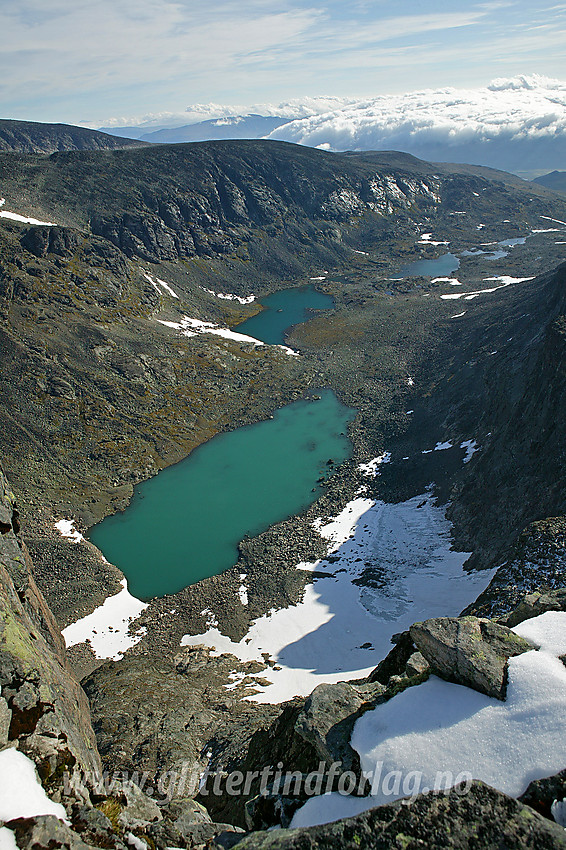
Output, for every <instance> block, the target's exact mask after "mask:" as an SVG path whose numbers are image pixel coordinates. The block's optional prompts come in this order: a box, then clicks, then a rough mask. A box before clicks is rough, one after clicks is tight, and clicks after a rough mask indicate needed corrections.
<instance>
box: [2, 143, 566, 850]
mask: <svg viewBox="0 0 566 850" xmlns="http://www.w3.org/2000/svg"><path fill="white" fill-rule="evenodd" d="M0 195H1V197H2V198H4V199H5V203H4V205H3V206H2V210H4V211H7V212H10V213H12V214H13V216H12V217H9V216H4V217H2V218H1V219H0V249H1V250H0V312H1V324H0V345H1V350H2V359H3V360H2V362H3V369H2V374H1V376H0V397H1V399H2V405H1V411H0V422H1V427H2V435H3V436H2V441H3V442H2V466H3V468H4V471H5V473H6V476H7V478H8V480H9V481H10V484H11V487H12V488H13V491H14V494H15V500H16V501H17V506H18V507H17V510H18V511H19V515H20V516H21V518H22V519H21V524H22V529H23V534H24V536H25V540H26V542H27V547H28V549H29V553H30V556H31V559H32V561H33V565H34V566H33V581H34V583H35V582H37V586H38V588H39V590H40V591H41V593H42V594H43V596H44V597H45V599H46V601H47V604H48V605H49V607H50V609H51V610H52V611H53V614H54V615H55V618H56V621H57V626H58V627H59V628H60V629H61V630H62V631H63V636H64V638H65V639H66V642H67V647H68V653H67V655H68V658H69V661H70V664H71V665H72V667H73V670H74V673H75V675H76V676H77V677H78V678H80V679H81V680H82V684H83V686H84V689H85V691H86V693H87V695H88V698H89V701H90V710H91V712H92V720H93V726H94V730H95V732H96V736H97V746H98V749H99V751H100V754H101V756H102V759H103V763H104V766H105V767H106V768H107V769H109V770H127V771H134V770H139V769H142V768H143V769H144V770H148V771H149V772H150V773H151V774H152V775H156V776H157V775H159V774H160V773H163V772H164V771H168V770H173V769H175V770H180V769H181V766H182V765H183V764H185V763H186V764H190V765H191V769H192V770H194V771H196V772H197V773H198V772H199V771H201V772H202V771H206V770H211V771H217V770H219V769H227V770H233V769H235V768H237V769H240V768H241V769H244V767H246V768H248V767H249V768H250V769H251V768H254V769H255V767H256V766H258V765H259V764H266V763H268V762H269V763H271V762H277V759H278V758H279V757H280V756H281V759H282V761H283V762H284V763H285V767H286V768H287V767H288V768H289V769H298V770H300V771H302V772H306V768H307V767H308V768H309V769H314V768H313V765H314V759H315V755H316V754H318V753H319V750H318V749H317V747H318V748H320V747H322V746H323V745H322V744H320V742H319V739H318V738H317V737H316V736H317V735H319V732H318V731H316V732H308V733H307V732H305V735H306V738H305V739H304V740H308V741H309V743H308V746H303V744H301V743H297V740H296V737H297V736H298V737H299V738H300V734H299V732H298V731H297V730H298V729H302V730H304V729H306V728H307V727H308V728H309V729H310V728H311V727H309V726H308V723H310V722H311V721H310V720H309V721H308V723H307V721H305V720H297V717H298V716H299V715H300V713H301V712H305V711H307V708H305V705H307V704H308V705H310V703H309V700H311V697H310V696H309V695H310V694H311V692H312V691H313V689H315V688H317V689H320V688H322V689H325V688H328V689H332V688H337V689H339V691H340V694H342V695H344V694H347V697H346V696H341V697H339V698H338V697H337V698H336V699H337V700H338V702H340V700H341V699H343V700H344V701H343V704H342V705H343V706H346V708H347V711H346V715H347V722H346V721H345V720H344V717H343V716H342V715H341V714H340V711H341V710H342V709H337V708H336V706H335V705H334V703H332V705H334V708H333V709H329V708H328V706H327V705H326V703H324V708H323V709H321V712H322V714H321V716H322V715H324V716H326V715H325V714H324V713H325V712H329V713H330V714H332V712H333V711H335V712H338V714H337V715H336V717H334V715H332V717H333V719H332V718H331V721H330V725H331V726H332V728H334V723H336V725H337V726H340V724H341V723H342V721H344V723H345V726H344V729H345V730H346V731H345V732H344V733H343V734H344V735H346V737H345V739H344V741H345V742H344V741H342V739H341V738H340V740H339V742H338V744H336V746H337V747H338V749H340V747H342V749H341V750H340V755H341V757H342V756H344V753H347V759H350V760H352V759H353V761H351V765H353V769H354V770H359V762H358V761H356V757H354V756H353V755H352V750H351V748H349V743H348V741H349V735H350V732H351V730H352V724H353V722H354V720H353V719H352V718H353V717H354V716H356V717H357V714H356V712H358V711H365V710H366V709H367V708H368V706H369V705H370V704H371V706H372V707H375V704H376V700H378V702H379V699H381V698H382V697H383V699H384V700H385V699H388V698H389V697H390V696H393V695H394V694H395V693H397V691H396V690H395V689H396V687H397V685H398V684H399V683H398V682H397V681H396V677H401V678H402V677H403V676H405V679H407V677H408V678H409V680H410V684H419V683H421V682H422V679H421V678H419V677H420V676H423V675H425V677H426V676H428V675H429V674H428V672H426V671H427V670H429V667H428V666H427V667H422V668H420V667H419V668H418V669H417V667H414V668H413V667H411V666H410V665H409V668H410V672H409V673H406V672H404V671H405V665H406V664H408V663H409V657H411V656H412V653H413V652H415V647H414V646H413V644H411V652H410V653H409V654H408V655H407V657H405V655H404V654H403V653H404V652H405V649H403V646H404V644H403V640H402V635H407V634H408V633H409V632H408V630H409V629H410V627H411V626H412V624H413V623H414V622H415V621H416V620H428V619H429V618H453V619H456V618H458V615H459V614H460V612H461V611H462V609H466V610H467V611H468V613H470V614H472V615H473V614H476V615H480V616H484V617H485V616H487V617H500V618H503V617H505V616H508V615H509V614H510V613H511V612H512V611H513V610H514V609H515V608H516V607H517V606H518V605H519V603H520V602H521V599H522V598H523V597H524V596H525V594H528V593H533V592H537V593H541V594H552V593H555V592H557V591H558V590H559V589H560V588H561V587H564V585H565V584H566V567H565V566H564V558H563V529H562V517H563V515H564V514H565V513H566V486H565V483H564V480H563V477H562V476H561V475H560V473H559V470H560V469H561V466H562V464H563V461H564V428H563V422H564V421H565V418H564V398H566V396H565V395H564V392H563V389H564V387H563V384H564V380H565V377H566V372H565V371H564V364H565V363H566V360H565V359H564V354H565V353H566V348H565V347H564V340H565V335H564V314H565V312H566V304H565V302H564V291H565V290H564V283H565V282H566V264H565V262H564V259H565V250H564V248H565V245H566V224H565V221H566V201H565V200H564V199H563V198H561V197H560V196H559V195H556V194H554V193H553V192H551V191H550V190H548V189H546V188H544V187H540V186H537V185H536V184H533V183H527V182H525V181H522V180H519V179H518V178H515V177H512V176H511V175H507V174H505V173H503V172H498V171H491V170H490V169H487V168H482V167H474V166H457V165H455V166H450V165H445V164H442V165H440V164H429V163H425V162H421V161H419V160H416V159H415V158H413V157H411V156H408V155H404V154H396V153H368V154H345V155H340V154H330V153H327V152H325V151H315V150H310V149H304V148H298V147H295V146H293V145H290V144H286V143H277V142H264V141H258V142H248V141H233V142H214V143H202V144H192V145H177V146H173V145H160V146H159V148H155V149H154V148H148V147H141V148H136V149H127V150H118V151H71V152H62V153H55V154H53V155H49V156H47V155H42V154H37V155H33V154H24V153H1V154H0ZM30 218H33V219H34V220H35V221H36V222H38V223H37V224H34V223H31V222H29V221H27V220H26V219H30ZM42 222H44V223H42ZM263 304H265V305H266V306H267V307H269V308H270V309H268V310H265V311H263V312H262V311H261V305H263ZM291 308H292V309H293V310H295V309H296V310H297V312H293V313H292V314H289V313H288V312H287V311H288V310H289V309H291ZM305 309H306V312H304V310H305ZM280 311H282V312H280ZM290 316H291V317H290ZM191 470H193V471H192V472H191ZM557 470H558V472H557ZM191 476H192V477H191ZM187 488H189V489H188V490H187ZM543 526H544V527H543ZM220 527H221V532H222V534H220ZM10 529H12V525H10ZM181 529H182V531H183V534H184V535H186V536H184V537H182V536H178V531H179V530H181ZM9 533H10V534H12V531H10V532H9ZM14 534H19V526H18V530H17V531H14ZM102 553H103V554H104V556H105V557H104V556H103V554H102ZM543 561H544V562H545V563H546V571H545V568H544V565H543ZM14 569H15V567H14ZM20 578H21V577H20ZM125 579H127V582H126V581H125ZM21 581H22V584H21V587H24V586H25V585H26V581H27V579H25V580H24V579H21ZM23 593H24V592H23V591H22V594H23ZM24 595H25V594H24ZM552 598H553V599H554V597H552ZM14 604H15V603H14ZM553 604H554V603H553ZM556 604H558V603H556ZM560 604H562V603H560ZM394 636H396V637H395V640H398V641H400V643H396V644H395V645H394V647H393V650H392V651H393V653H394V658H393V660H390V661H389V662H388V664H389V665H390V669H389V668H387V669H388V670H389V672H388V673H387V675H385V673H384V672H383V669H384V668H382V672H381V673H380V676H381V678H376V677H375V676H377V674H375V671H376V670H378V669H379V667H380V662H382V660H383V659H384V658H385V657H386V656H387V657H388V658H389V656H388V653H389V651H390V650H391V647H392V643H391V641H392V638H393V637H394ZM400 636H401V637H400ZM409 643H410V641H409ZM419 663H420V662H419ZM436 663H437V659H436V658H433V659H432V660H431V659H428V657H427V661H426V664H427V665H431V669H433V670H436V667H435V666H434V665H435V664H436ZM415 664H416V662H415ZM409 668H407V669H409ZM374 674H375V676H374ZM411 677H416V679H414V680H413V678H411ZM348 680H349V681H350V684H346V682H347V681H348ZM390 680H391V681H390ZM394 680H395V681H394ZM402 687H405V685H404V684H403V685H402ZM387 688H389V689H390V691H388V690H387ZM324 693H326V691H325V692H324ZM333 693H337V691H332V690H329V691H328V694H329V696H328V699H329V700H330V702H332V700H333V699H334V697H333V696H330V695H331V694H333ZM384 694H385V696H383V695H384ZM361 706H365V708H363V709H362V708H360V707H361ZM308 710H309V711H310V709H308ZM317 717H318V715H317ZM319 719H320V718H319ZM319 719H318V720H317V721H316V722H317V723H318V722H319ZM313 722H314V721H313ZM320 722H322V721H320ZM325 722H326V721H325ZM348 723H350V725H349V726H348ZM301 724H302V725H301ZM315 725H316V724H315ZM340 728H342V727H340ZM317 729H318V727H317ZM301 734H302V732H301ZM341 734H342V733H341ZM309 736H310V737H309ZM301 740H303V739H301ZM313 742H315V743H313ZM327 745H328V747H329V748H330V750H331V749H332V746H334V744H332V746H331V744H330V743H328V742H327V743H326V744H324V747H326V746H327ZM283 747H286V749H285V752H283V749H282V748H283ZM278 748H279V749H278ZM330 750H329V751H328V752H330ZM325 752H326V750H325ZM336 752H337V750H336V751H334V750H332V754H333V755H332V758H333V759H334V758H335V756H336ZM326 757H327V756H326V755H325V758H326ZM344 757H345V756H344ZM266 759H267V760H268V761H266ZM347 759H346V761H347ZM262 760H263V761H262ZM328 760H330V755H328ZM311 762H312V764H311ZM344 764H346V762H344ZM536 778H540V777H536ZM252 791H253V789H252ZM193 796H194V794H193ZM252 797H253V793H252V792H250V794H249V795H247V797H246V799H239V798H238V799H236V800H231V799H229V798H228V797H227V796H226V795H224V796H222V795H221V796H220V797H219V798H218V799H213V800H208V801H205V802H206V804H207V806H208V809H209V812H210V814H211V816H212V817H213V818H214V819H215V820H216V821H217V822H218V823H224V820H223V818H224V819H225V820H226V822H227V823H229V824H235V825H238V826H244V825H245V824H246V823H247V824H248V826H249V823H251V822H253V824H254V825H253V829H260V828H263V825H264V824H263V822H262V821H261V818H260V817H259V815H258V816H257V818H256V819H255V820H253V818H252V820H251V821H250V820H249V818H248V815H246V814H245V812H244V803H245V802H246V800H249V799H251V798H252ZM203 799H204V798H203V797H199V800H203ZM195 805H196V804H195ZM517 805H518V804H517ZM248 814H249V813H248ZM246 818H248V820H246ZM289 822H290V821H289ZM275 823H276V821H273V822H271V821H270V822H269V823H267V825H275ZM277 823H278V824H279V825H281V823H282V821H281V822H277ZM283 825H288V823H284V824H283ZM147 834H149V833H147ZM144 835H146V833H144ZM168 840H169V839H168ZM170 840H177V841H178V840H180V839H179V838H178V837H177V838H176V839H173V838H171V839H170ZM252 840H253V837H252ZM258 840H259V839H258ZM160 841H161V839H160ZM163 841H165V839H163ZM111 846H113V845H111ZM158 846H160V847H161V846H169V845H168V844H167V843H164V844H158ZM170 846H183V847H184V846H187V847H189V846H191V845H190V844H188V843H185V844H183V843H181V844H174V845H170ZM244 846H247V845H246V844H243V845H242V847H244ZM249 846H254V845H253V843H252V844H250V845H249ZM258 846H259V845H258ZM262 846H263V845H262ZM266 846H267V845H266ZM274 846H277V845H274ZM289 846H291V845H289Z"/></svg>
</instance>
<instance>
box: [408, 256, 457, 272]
mask: <svg viewBox="0 0 566 850" xmlns="http://www.w3.org/2000/svg"><path fill="white" fill-rule="evenodd" d="M459 267H460V260H459V259H458V257H455V256H454V254H443V255H442V256H441V257H437V259H436V260H417V261H416V262H415V263H410V264H409V265H408V266H404V267H403V268H402V269H401V271H400V272H398V274H397V275H395V277H447V276H448V275H450V274H452V272H455V271H456V269H457V268H459Z"/></svg>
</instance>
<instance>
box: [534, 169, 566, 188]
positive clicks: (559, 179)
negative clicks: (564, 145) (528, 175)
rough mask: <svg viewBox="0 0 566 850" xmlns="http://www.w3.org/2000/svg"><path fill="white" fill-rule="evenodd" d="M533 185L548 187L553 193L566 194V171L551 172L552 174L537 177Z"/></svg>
mask: <svg viewBox="0 0 566 850" xmlns="http://www.w3.org/2000/svg"><path fill="white" fill-rule="evenodd" d="M533 183H538V184H539V186H546V188H547V189H552V191H553V192H566V171H551V172H550V174H543V175H542V177H535V179H534V180H533Z"/></svg>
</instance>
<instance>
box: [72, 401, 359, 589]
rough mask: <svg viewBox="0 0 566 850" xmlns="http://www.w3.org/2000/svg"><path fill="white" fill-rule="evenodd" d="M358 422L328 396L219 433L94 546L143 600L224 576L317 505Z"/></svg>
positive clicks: (106, 526)
mask: <svg viewBox="0 0 566 850" xmlns="http://www.w3.org/2000/svg"><path fill="white" fill-rule="evenodd" d="M353 416H354V411H352V410H351V409H349V408H347V407H344V405H342V404H340V402H339V401H338V399H337V398H336V396H335V395H334V393H333V392H332V391H330V390H325V391H323V392H322V393H321V398H320V399H317V400H304V401H298V402H294V403H293V404H289V405H287V406H286V407H283V408H281V409H280V410H279V411H277V413H276V414H275V415H274V417H273V419H268V420H267V421H265V422H259V423H258V424H256V425H251V426H249V427H244V428H238V429H237V430H235V431H231V432H228V433H225V434H220V435H218V436H217V437H214V438H213V439H212V440H210V441H209V442H207V443H204V444H203V445H202V446H199V447H198V448H197V449H195V451H193V452H192V454H191V455H190V456H189V457H188V458H186V459H185V460H183V461H181V462H180V463H178V464H176V465H175V466H171V467H168V468H167V469H164V470H163V471H162V472H160V473H159V475H157V476H156V477H155V478H152V479H150V480H149V481H145V482H143V483H142V484H140V485H138V486H137V487H136V488H135V494H134V498H133V500H132V503H131V505H130V506H129V507H128V508H127V510H126V511H125V512H124V513H121V514H116V515H114V516H111V517H108V518H107V519H105V520H104V521H103V522H101V523H99V524H98V525H97V526H95V527H94V528H93V529H92V531H91V533H90V535H89V536H90V539H91V541H92V542H93V543H94V544H95V545H96V546H98V547H99V548H100V549H101V550H102V552H103V553H104V555H105V557H106V558H107V559H108V560H109V561H110V562H111V563H113V564H115V565H116V566H118V567H119V568H120V569H121V570H122V571H123V572H124V574H125V575H126V577H127V579H128V585H129V590H130V592H131V593H133V594H134V596H137V597H139V598H141V599H150V598H152V597H155V596H164V595H165V594H168V593H175V592H176V591H178V590H181V588H183V587H187V586H188V585H189V584H194V583H195V582H197V581H199V580H200V579H203V578H206V577H207V576H212V575H215V574H217V573H220V572H223V571H224V570H226V569H228V568H229V567H231V566H233V565H234V564H235V563H236V561H237V557H238V553H237V544H238V543H239V542H240V541H241V540H242V539H243V537H244V536H245V535H250V536H253V535H255V534H258V533H259V532H261V531H263V530H265V529H267V528H268V527H269V526H270V525H273V523H275V522H278V521H280V520H282V519H285V518H286V517H288V516H291V515H292V514H295V513H297V512H299V511H301V510H303V509H304V508H306V507H307V506H308V505H309V504H311V503H312V502H313V501H314V500H315V499H316V498H318V496H319V495H320V493H321V487H322V484H321V482H317V479H319V478H321V477H322V476H324V477H329V476H330V475H331V474H332V470H333V464H328V463H327V461H328V460H329V459H332V460H333V461H334V464H338V463H340V462H341V461H342V460H344V459H345V458H346V457H347V456H348V455H349V452H350V448H351V444H350V440H349V439H348V437H347V436H346V430H347V425H348V422H349V421H350V420H351V419H352V418H353ZM313 488H314V492H313Z"/></svg>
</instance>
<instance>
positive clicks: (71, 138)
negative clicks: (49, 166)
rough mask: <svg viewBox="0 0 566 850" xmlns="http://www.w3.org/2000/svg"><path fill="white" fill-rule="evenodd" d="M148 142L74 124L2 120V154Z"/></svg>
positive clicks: (0, 120)
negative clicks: (119, 136) (111, 134)
mask: <svg viewBox="0 0 566 850" xmlns="http://www.w3.org/2000/svg"><path fill="white" fill-rule="evenodd" d="M143 144H145V142H140V141H136V140H133V139H124V138H121V139H119V138H118V137H116V136H110V135H108V134H107V133H101V132H99V131H98V130H89V129H87V128H85V127H75V126H74V125H72V124H40V123H38V122H37V121H13V120H11V119H6V118H4V119H0V151H13V152H17V153H47V154H50V153H55V152H56V151H96V150H115V149H117V148H126V147H132V146H133V147H140V146H141V145H143Z"/></svg>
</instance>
